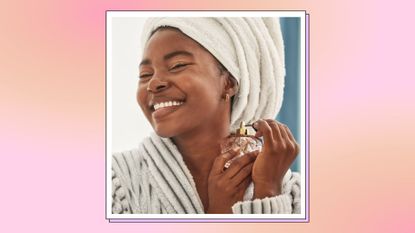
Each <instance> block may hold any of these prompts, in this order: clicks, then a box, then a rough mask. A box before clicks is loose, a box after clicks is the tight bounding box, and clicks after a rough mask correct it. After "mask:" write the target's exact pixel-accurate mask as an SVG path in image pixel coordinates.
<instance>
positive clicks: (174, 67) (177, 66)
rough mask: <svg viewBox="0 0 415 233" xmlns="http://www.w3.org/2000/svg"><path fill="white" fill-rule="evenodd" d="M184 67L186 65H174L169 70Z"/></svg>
mask: <svg viewBox="0 0 415 233" xmlns="http://www.w3.org/2000/svg"><path fill="white" fill-rule="evenodd" d="M184 66H187V64H183V63H178V64H176V65H174V66H173V67H171V68H170V70H174V69H177V68H180V67H184Z"/></svg>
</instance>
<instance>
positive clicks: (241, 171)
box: [207, 149, 258, 214]
mask: <svg viewBox="0 0 415 233" xmlns="http://www.w3.org/2000/svg"><path fill="white" fill-rule="evenodd" d="M238 154H239V149H232V150H230V151H228V152H226V153H224V154H222V155H220V156H218V157H217V158H216V159H215V161H214V163H213V166H212V169H211V171H210V174H209V179H208V196H209V207H208V210H207V213H208V214H226V213H232V206H233V205H234V204H235V203H236V202H238V201H242V199H243V196H244V194H245V190H246V189H247V188H248V186H249V184H250V183H251V181H252V179H251V173H252V166H253V163H254V161H255V159H256V157H257V155H258V151H255V152H251V153H247V154H245V155H243V156H241V157H238V158H235V157H236V156H237V155H238ZM233 158H235V159H233ZM231 159H233V160H232V163H231V165H230V166H229V168H227V169H226V170H224V165H225V163H226V162H228V161H230V160H231Z"/></svg>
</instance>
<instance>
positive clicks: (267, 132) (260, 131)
mask: <svg viewBox="0 0 415 233" xmlns="http://www.w3.org/2000/svg"><path fill="white" fill-rule="evenodd" d="M253 127H254V128H255V129H256V130H257V132H256V134H255V137H261V136H263V137H264V146H266V145H267V144H268V143H272V141H273V140H274V139H273V136H272V129H271V127H270V126H269V125H268V123H267V122H266V121H265V120H258V121H256V122H255V123H254V124H253Z"/></svg>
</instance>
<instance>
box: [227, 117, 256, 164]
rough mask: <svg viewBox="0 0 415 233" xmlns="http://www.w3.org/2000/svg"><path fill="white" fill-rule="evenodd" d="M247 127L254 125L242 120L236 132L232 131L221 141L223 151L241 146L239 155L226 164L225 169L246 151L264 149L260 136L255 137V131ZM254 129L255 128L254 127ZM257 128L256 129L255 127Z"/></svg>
mask: <svg viewBox="0 0 415 233" xmlns="http://www.w3.org/2000/svg"><path fill="white" fill-rule="evenodd" d="M247 127H252V125H245V122H243V121H242V122H241V123H240V125H239V128H238V129H237V130H236V132H235V133H232V134H231V135H230V136H228V137H227V138H226V139H224V141H223V142H222V143H221V152H222V153H226V152H227V151H229V150H231V149H233V148H239V149H240V152H239V155H237V156H236V157H234V158H233V159H231V160H230V161H228V162H227V163H226V164H225V169H227V168H228V167H229V166H230V165H231V163H232V161H233V160H234V159H236V158H238V157H240V156H243V155H244V154H246V153H249V152H252V151H256V150H259V151H261V149H262V141H261V139H260V138H258V137H255V136H254V135H255V133H252V131H250V130H248V128H247ZM252 129H254V128H253V127H252ZM254 130H255V129H254Z"/></svg>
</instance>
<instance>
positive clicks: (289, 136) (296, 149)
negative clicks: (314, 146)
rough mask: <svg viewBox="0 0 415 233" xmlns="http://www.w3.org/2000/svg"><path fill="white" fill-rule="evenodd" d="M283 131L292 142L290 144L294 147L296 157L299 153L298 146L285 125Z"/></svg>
mask: <svg viewBox="0 0 415 233" xmlns="http://www.w3.org/2000/svg"><path fill="white" fill-rule="evenodd" d="M285 130H286V131H287V134H288V138H289V139H290V140H291V141H292V143H293V144H294V146H295V154H296V155H297V154H298V153H299V152H300V145H299V144H298V143H297V141H296V140H295V138H294V136H293V134H292V133H291V130H290V128H288V126H286V125H285Z"/></svg>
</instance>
